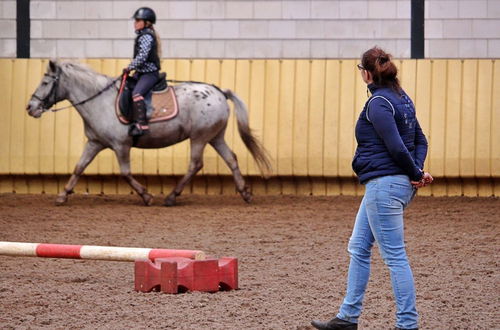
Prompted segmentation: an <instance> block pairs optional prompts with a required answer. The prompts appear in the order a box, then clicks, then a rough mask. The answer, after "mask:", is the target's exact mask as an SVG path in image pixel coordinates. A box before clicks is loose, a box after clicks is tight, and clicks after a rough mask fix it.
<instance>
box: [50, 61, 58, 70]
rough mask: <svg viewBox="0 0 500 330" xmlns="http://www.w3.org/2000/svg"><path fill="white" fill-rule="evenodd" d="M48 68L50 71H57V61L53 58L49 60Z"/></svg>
mask: <svg viewBox="0 0 500 330" xmlns="http://www.w3.org/2000/svg"><path fill="white" fill-rule="evenodd" d="M48 69H49V71H50V72H56V71H57V61H56V60H52V59H51V60H50V61H49V65H48Z"/></svg>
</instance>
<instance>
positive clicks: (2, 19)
mask: <svg viewBox="0 0 500 330" xmlns="http://www.w3.org/2000/svg"><path fill="white" fill-rule="evenodd" d="M15 3H16V1H14V0H0V57H15V55H16V41H15V38H16V30H15V29H16V28H15V17H16V9H15V6H16V5H15ZM139 6H150V7H152V8H153V9H154V10H155V11H156V12H157V15H158V22H157V29H158V31H159V32H160V35H161V37H162V41H163V54H164V55H163V56H164V57H176V58H196V57H201V58H325V57H327V58H357V57H359V56H360V54H361V53H362V52H363V51H364V50H366V49H367V48H369V47H371V46H373V45H375V44H377V45H379V46H381V47H384V48H385V49H387V50H388V51H390V52H391V53H392V54H393V55H395V56H396V57H401V58H407V57H410V16H411V13H410V0H283V1H276V0H225V1H222V0H219V1H213V0H197V1H191V0H178V1H164V0H161V1H160V0H156V1H155V0H153V1H137V0H104V1H97V0H87V1H79V0H31V5H30V8H31V19H32V21H31V56H32V57H125V58H127V57H130V56H131V55H132V44H133V38H134V34H133V28H132V20H131V19H130V16H131V15H132V14H133V12H134V11H135V9H137V7H139ZM425 6H426V14H425V17H426V22H425V24H426V26H425V27H426V33H425V34H426V36H425V37H426V41H425V47H426V49H425V55H426V57H500V0H427V1H426V4H425Z"/></svg>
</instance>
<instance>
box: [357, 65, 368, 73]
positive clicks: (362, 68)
mask: <svg viewBox="0 0 500 330" xmlns="http://www.w3.org/2000/svg"><path fill="white" fill-rule="evenodd" d="M356 66H357V67H358V70H360V71H361V70H366V69H365V68H364V67H363V66H362V65H361V64H358V65H356Z"/></svg>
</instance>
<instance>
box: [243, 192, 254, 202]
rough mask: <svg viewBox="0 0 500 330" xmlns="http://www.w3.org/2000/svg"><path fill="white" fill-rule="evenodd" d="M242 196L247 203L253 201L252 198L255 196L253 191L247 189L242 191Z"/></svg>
mask: <svg viewBox="0 0 500 330" xmlns="http://www.w3.org/2000/svg"><path fill="white" fill-rule="evenodd" d="M241 197H243V200H244V201H245V202H247V203H250V202H252V199H253V196H252V193H251V192H249V191H247V190H245V191H243V192H242V193H241Z"/></svg>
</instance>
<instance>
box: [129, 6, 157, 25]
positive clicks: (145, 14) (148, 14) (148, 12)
mask: <svg viewBox="0 0 500 330" xmlns="http://www.w3.org/2000/svg"><path fill="white" fill-rule="evenodd" d="M132 18H135V19H143V20H145V21H150V22H151V23H153V24H155V23H156V14H155V12H154V11H153V9H151V8H148V7H141V8H139V9H137V10H136V11H135V13H134V16H132Z"/></svg>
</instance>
